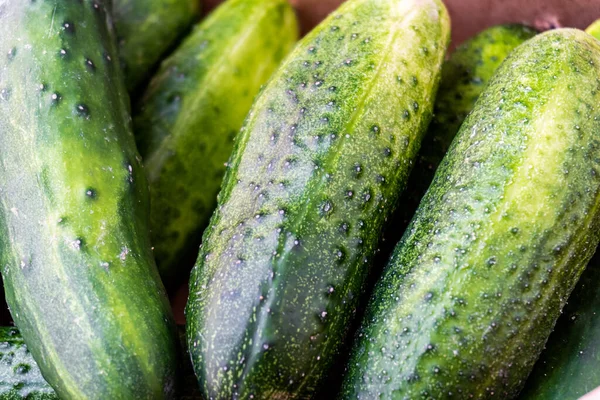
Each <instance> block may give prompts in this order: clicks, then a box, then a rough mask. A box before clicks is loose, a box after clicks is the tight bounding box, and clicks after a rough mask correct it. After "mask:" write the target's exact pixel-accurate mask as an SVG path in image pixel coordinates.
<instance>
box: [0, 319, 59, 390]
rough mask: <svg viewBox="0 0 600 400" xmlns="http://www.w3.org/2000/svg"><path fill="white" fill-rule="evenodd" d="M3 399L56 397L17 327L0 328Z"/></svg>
mask: <svg viewBox="0 0 600 400" xmlns="http://www.w3.org/2000/svg"><path fill="white" fill-rule="evenodd" d="M0 398H2V399H4V400H22V399H27V400H56V399H58V396H57V395H56V393H55V392H54V390H53V389H52V387H50V385H49V384H48V383H47V382H46V381H45V380H44V378H43V377H42V373H41V371H40V368H39V367H38V366H37V364H36V362H35V361H34V359H33V357H32V356H31V353H29V350H27V346H26V345H25V342H24V341H23V338H22V337H21V335H20V334H19V330H18V329H17V328H9V327H1V328H0Z"/></svg>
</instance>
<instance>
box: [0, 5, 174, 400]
mask: <svg viewBox="0 0 600 400" xmlns="http://www.w3.org/2000/svg"><path fill="white" fill-rule="evenodd" d="M0 10H1V12H0V22H1V23H0V38H1V39H0V53H1V54H2V58H1V59H0V67H1V69H2V71H3V73H2V74H1V75H0V88H1V89H0V94H1V95H2V100H3V101H1V102H0V131H2V135H1V136H0V147H1V148H2V149H3V151H2V153H1V154H0V262H1V265H2V275H3V279H4V286H5V291H6V298H7V302H8V304H9V306H10V309H11V313H12V316H13V318H14V320H15V322H16V324H17V326H18V327H19V329H20V330H21V333H22V335H23V337H24V338H25V341H26V343H27V345H28V348H29V350H30V351H31V353H32V355H33V356H34V358H35V360H36V361H37V363H38V365H39V366H40V369H41V370H42V373H43V375H44V377H45V379H46V380H47V381H48V382H49V383H50V384H51V385H52V386H53V388H54V389H55V390H56V392H57V393H58V394H59V396H60V397H61V398H89V399H96V398H97V399H107V398H110V399H120V398H139V399H142V398H149V399H160V398H170V397H171V396H172V393H173V391H174V380H175V375H176V365H177V359H176V347H177V346H176V332H175V326H174V323H173V318H172V315H171V310H170V306H169V303H168V300H167V297H166V295H165V292H164V288H163V286H162V284H161V283H160V278H159V276H158V271H157V270H156V267H155V265H154V260H153V258H152V252H151V247H150V241H149V238H148V235H147V218H148V211H149V207H148V206H149V204H148V192H147V182H146V180H145V176H144V172H143V170H142V167H141V164H140V157H139V155H138V154H137V151H136V149H135V142H134V138H133V134H132V133H131V130H130V116H129V113H128V96H127V93H126V91H125V89H124V87H123V84H122V83H121V82H122V77H121V73H120V69H119V66H118V58H117V51H116V46H115V45H114V41H113V34H112V28H111V27H110V24H109V22H108V17H107V14H106V12H105V10H104V4H103V3H102V2H100V1H98V0H95V1H92V0H83V1H78V2H73V1H67V0H61V1H54V2H51V3H50V2H41V1H38V2H22V1H18V0H2V1H0ZM61 50H64V52H62V51H61ZM42 85H43V86H42Z"/></svg>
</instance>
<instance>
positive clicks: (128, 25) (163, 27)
mask: <svg viewBox="0 0 600 400" xmlns="http://www.w3.org/2000/svg"><path fill="white" fill-rule="evenodd" d="M199 12H200V1H199V0H112V13H113V18H114V22H115V28H116V31H117V40H118V44H119V54H120V55H121V60H122V63H123V70H124V73H125V84H126V86H127V89H129V90H130V91H131V90H133V89H135V88H136V87H138V86H139V85H140V83H142V82H143V81H144V79H145V78H148V74H150V73H151V72H152V68H153V67H154V66H155V65H156V64H158V62H159V61H160V59H161V57H162V56H164V55H165V53H166V52H167V51H168V50H169V49H170V48H171V47H172V46H173V45H174V44H175V42H176V41H177V39H180V38H181V36H182V35H183V34H185V33H186V32H187V31H188V30H189V28H190V26H191V25H192V23H193V22H194V21H195V20H196V18H197V16H198V14H199Z"/></svg>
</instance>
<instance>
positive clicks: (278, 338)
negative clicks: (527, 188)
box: [187, 0, 449, 399]
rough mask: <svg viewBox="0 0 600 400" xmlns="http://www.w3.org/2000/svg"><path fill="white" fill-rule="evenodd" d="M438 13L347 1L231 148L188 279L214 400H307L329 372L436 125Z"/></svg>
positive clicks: (191, 325) (443, 41)
mask: <svg viewBox="0 0 600 400" xmlns="http://www.w3.org/2000/svg"><path fill="white" fill-rule="evenodd" d="M448 40H449V20H448V15H447V12H446V10H445V8H444V6H443V4H442V3H441V2H439V1H436V0H385V1H381V0H351V1H348V2H346V3H345V4H344V5H342V6H341V7H340V9H338V10H337V11H336V12H334V13H333V14H332V15H331V16H330V17H329V18H327V19H326V20H325V21H324V22H323V23H322V24H321V25H319V26H318V27H317V28H316V29H315V30H314V31H313V32H311V33H310V34H308V36H306V37H305V38H304V39H303V40H302V41H301V42H300V43H299V44H298V46H296V48H295V49H294V51H293V52H292V54H291V55H290V56H289V57H288V58H287V59H286V61H284V62H283V64H282V66H281V67H280V68H279V70H278V71H277V72H276V73H275V74H274V76H273V77H272V79H271V80H270V82H269V83H268V84H267V85H266V87H265V88H264V90H263V91H262V93H261V94H260V95H259V96H258V98H257V100H256V102H255V103H254V106H253V108H252V110H251V111H250V114H249V117H248V119H247V121H246V124H245V127H244V128H243V130H242V132H241V134H240V135H239V136H238V137H237V141H236V144H235V149H234V151H233V155H232V157H231V159H230V161H229V166H228V169H227V174H226V177H225V180H224V183H223V187H222V191H221V193H220V195H219V205H218V208H217V211H216V212H215V214H214V215H213V217H212V220H211V224H210V226H209V228H208V229H207V231H206V232H205V234H204V240H203V245H202V249H201V252H200V256H199V258H198V262H197V264H196V267H195V269H194V272H193V273H192V279H191V289H190V298H189V302H188V305H187V327H188V328H187V329H188V331H187V332H188V333H187V334H188V345H189V347H190V352H191V354H192V359H193V361H194V366H195V370H196V375H197V376H198V379H199V382H200V385H201V388H202V390H203V392H204V394H205V396H206V398H208V399H231V398H240V399H241V398H257V399H258V398H260V399H266V398H272V399H281V398H287V399H292V398H303V399H307V398H311V397H312V396H313V395H314V393H315V390H316V389H317V388H318V386H319V385H320V384H321V382H322V380H323V378H324V377H325V376H326V375H327V374H328V372H329V369H330V368H331V367H332V365H333V363H334V361H335V360H336V357H337V356H338V351H339V349H340V346H341V345H342V344H343V342H344V341H345V340H346V333H347V330H348V326H349V324H350V321H351V320H352V317H353V315H354V313H355V307H356V304H357V302H358V299H359V296H361V294H362V287H363V284H364V281H365V277H366V275H367V273H368V270H369V266H370V262H371V259H372V257H373V255H374V254H375V251H376V249H377V243H378V240H379V235H380V232H381V230H382V227H383V225H384V222H385V220H386V219H387V217H388V216H389V214H390V212H391V210H392V209H393V208H394V205H395V203H396V200H397V197H398V194H399V193H400V191H401V190H402V188H403V186H404V184H405V182H406V179H407V176H408V174H409V171H410V170H411V167H412V164H413V162H414V159H415V158H416V153H417V151H418V149H419V146H420V141H421V138H422V136H423V134H424V133H425V130H426V128H427V125H428V123H429V121H430V119H431V115H432V111H433V101H434V98H435V93H436V90H437V86H438V82H439V77H440V70H441V65H442V62H443V58H444V54H445V52H446V46H447V43H448Z"/></svg>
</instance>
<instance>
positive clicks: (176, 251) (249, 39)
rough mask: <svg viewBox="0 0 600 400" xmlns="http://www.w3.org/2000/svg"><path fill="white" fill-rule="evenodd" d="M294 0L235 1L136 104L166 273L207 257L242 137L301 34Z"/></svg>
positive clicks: (175, 274) (155, 239) (170, 276)
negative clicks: (205, 238) (206, 239)
mask: <svg viewBox="0 0 600 400" xmlns="http://www.w3.org/2000/svg"><path fill="white" fill-rule="evenodd" d="M297 35H298V27H297V22H296V17H295V14H294V11H293V9H292V8H291V7H290V5H289V4H288V3H287V1H286V0H229V1H227V2H225V3H223V5H222V6H221V7H219V8H218V9H217V10H215V11H214V12H213V13H212V14H210V16H209V17H208V18H207V20H206V21H204V22H203V23H201V24H200V25H199V26H198V27H197V28H196V29H195V31H194V33H193V34H192V35H190V36H189V37H188V38H187V39H186V40H185V42H184V43H183V44H182V45H181V46H180V47H179V48H178V49H177V50H176V51H175V53H174V54H173V55H172V56H171V57H169V58H168V59H167V60H165V61H164V62H163V64H162V66H161V69H160V71H159V72H158V74H157V75H156V76H155V77H154V78H153V80H152V82H151V83H150V86H149V88H148V90H147V91H146V93H145V95H144V96H143V98H142V99H141V102H140V104H139V105H138V106H137V111H136V112H135V113H134V115H135V116H134V127H135V129H134V131H135V132H136V138H137V141H138V148H139V150H140V153H141V155H142V157H143V158H144V165H145V168H146V173H147V175H148V179H149V182H150V193H151V214H150V215H151V227H152V234H151V239H152V240H151V241H152V243H153V245H154V255H155V257H156V260H157V264H158V267H159V271H160V273H161V276H162V278H163V281H165V282H169V283H171V282H173V281H174V280H175V281H176V280H177V279H176V278H179V277H180V275H181V273H182V272H185V273H186V275H187V274H189V269H188V270H187V271H186V270H185V266H186V264H185V263H184V262H182V261H183V260H185V259H186V255H188V254H190V253H192V252H195V254H194V255H193V256H194V259H195V257H197V251H198V247H199V245H200V238H201V234H202V231H204V229H205V228H206V225H207V224H208V221H209V219H210V216H211V214H212V212H213V210H214V208H215V206H216V203H217V194H218V193H219V189H220V186H221V182H222V179H223V175H224V174H225V163H226V162H227V159H228V158H229V156H230V154H231V151H232V149H233V138H234V136H235V134H236V133H237V132H238V131H239V130H240V128H241V127H242V124H243V122H244V118H245V117H246V115H247V114H248V111H249V110H250V107H251V105H252V101H253V99H254V96H255V95H256V94H257V93H258V91H259V89H260V87H261V86H262V85H263V84H264V83H265V82H266V81H267V79H268V78H269V77H270V75H271V74H272V73H273V71H274V70H275V69H276V68H277V66H278V65H279V63H280V62H281V60H282V59H283V57H284V56H285V55H286V54H287V53H288V52H289V50H291V48H292V46H293V44H294V43H295V41H296V40H297Z"/></svg>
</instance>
